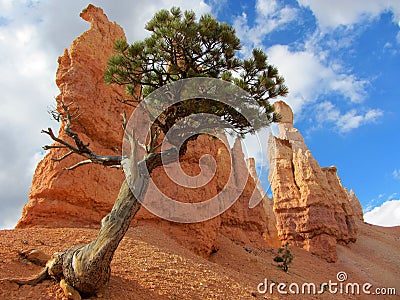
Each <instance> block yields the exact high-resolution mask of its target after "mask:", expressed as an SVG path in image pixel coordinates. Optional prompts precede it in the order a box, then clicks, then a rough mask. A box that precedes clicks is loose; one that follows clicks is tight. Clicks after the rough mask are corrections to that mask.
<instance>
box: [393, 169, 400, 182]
mask: <svg viewBox="0 0 400 300" xmlns="http://www.w3.org/2000/svg"><path fill="white" fill-rule="evenodd" d="M392 175H393V178H394V179H397V180H400V169H396V170H393V172H392Z"/></svg>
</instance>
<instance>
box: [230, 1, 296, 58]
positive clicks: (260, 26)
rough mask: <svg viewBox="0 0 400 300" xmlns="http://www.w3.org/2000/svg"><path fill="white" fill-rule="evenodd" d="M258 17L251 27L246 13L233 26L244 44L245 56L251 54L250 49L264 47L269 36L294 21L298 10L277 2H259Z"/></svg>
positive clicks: (256, 7) (257, 4)
mask: <svg viewBox="0 0 400 300" xmlns="http://www.w3.org/2000/svg"><path fill="white" fill-rule="evenodd" d="M255 9H256V17H255V20H254V24H253V25H249V20H248V17H247V14H246V13H242V14H241V15H240V16H239V17H237V18H236V19H235V20H234V22H233V26H234V27H235V29H236V32H237V35H238V37H239V38H240V40H241V41H242V43H243V51H242V53H243V54H244V55H245V56H249V55H250V54H251V51H250V49H252V48H254V47H262V41H263V39H264V38H265V37H266V36H267V34H269V33H271V32H272V31H274V30H276V29H279V28H281V27H282V26H285V25H286V24H288V23H290V22H292V21H294V20H295V19H296V16H297V9H296V8H294V7H291V6H288V5H286V6H283V5H282V4H281V2H279V1H277V0H257V2H256V6H255Z"/></svg>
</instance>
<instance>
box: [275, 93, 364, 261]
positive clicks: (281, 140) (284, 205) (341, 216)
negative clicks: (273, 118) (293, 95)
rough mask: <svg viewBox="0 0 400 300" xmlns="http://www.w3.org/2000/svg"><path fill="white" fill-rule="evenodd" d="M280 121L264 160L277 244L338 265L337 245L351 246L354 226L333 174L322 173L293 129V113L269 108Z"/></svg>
mask: <svg viewBox="0 0 400 300" xmlns="http://www.w3.org/2000/svg"><path fill="white" fill-rule="evenodd" d="M274 107H275V110H276V112H278V113H279V114H280V115H281V120H280V122H279V137H273V136H271V137H270V140H269V145H268V147H269V149H268V153H269V158H270V164H271V168H270V174H269V180H270V182H271V187H272V192H273V196H274V197H273V200H274V212H275V215H276V219H277V228H278V234H279V238H280V239H281V240H283V241H289V242H292V243H294V244H295V245H298V246H300V247H303V248H304V249H306V250H308V251H310V252H311V253H314V254H317V255H319V256H320V257H322V258H325V259H326V260H327V261H330V262H334V261H336V259H337V253H336V245H337V243H343V244H347V243H349V242H355V240H356V238H357V226H356V223H355V216H354V213H353V209H352V206H351V204H350V201H349V196H348V194H347V191H346V190H345V189H344V188H343V186H342V185H341V183H340V179H339V177H338V176H337V173H336V168H335V167H329V168H321V167H320V166H319V164H318V162H317V161H316V160H315V159H314V158H313V156H312V154H311V152H310V150H308V148H307V146H306V145H305V143H304V139H303V137H302V135H301V134H300V132H299V131H298V130H297V129H296V128H294V127H293V113H292V111H291V109H290V107H289V106H288V105H287V104H286V103H284V102H282V101H279V102H276V103H274Z"/></svg>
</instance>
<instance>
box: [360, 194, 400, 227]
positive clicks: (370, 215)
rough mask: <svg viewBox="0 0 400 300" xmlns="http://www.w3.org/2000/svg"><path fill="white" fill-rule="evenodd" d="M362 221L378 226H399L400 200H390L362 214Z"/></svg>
mask: <svg viewBox="0 0 400 300" xmlns="http://www.w3.org/2000/svg"><path fill="white" fill-rule="evenodd" d="M364 221H365V222H367V223H370V224H374V225H380V226H400V200H390V201H386V202H384V203H383V204H382V205H381V206H378V207H375V208H374V209H373V210H371V211H369V212H366V213H365V214H364Z"/></svg>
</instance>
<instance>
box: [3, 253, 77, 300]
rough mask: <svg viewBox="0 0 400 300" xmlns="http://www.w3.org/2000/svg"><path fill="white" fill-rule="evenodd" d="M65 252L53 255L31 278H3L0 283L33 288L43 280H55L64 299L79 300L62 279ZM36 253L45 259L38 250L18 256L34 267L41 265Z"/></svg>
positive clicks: (75, 291) (41, 262) (73, 290)
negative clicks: (58, 283) (34, 265)
mask: <svg viewBox="0 0 400 300" xmlns="http://www.w3.org/2000/svg"><path fill="white" fill-rule="evenodd" d="M79 247H82V246H78V247H77V246H74V247H71V248H73V249H74V250H75V249H77V248H79ZM71 248H70V249H71ZM70 249H68V250H70ZM68 250H67V251H68ZM67 251H64V252H57V253H54V255H53V258H51V259H50V260H48V261H47V263H46V264H45V265H46V266H45V267H44V268H43V269H42V270H41V271H40V273H39V274H37V275H36V276H34V277H32V278H4V279H0V282H10V283H16V284H18V285H19V286H22V285H31V286H35V285H37V284H39V283H41V282H43V281H44V280H47V279H56V280H57V281H59V282H60V287H61V289H62V291H63V292H64V295H65V297H66V299H72V300H81V299H82V298H81V295H80V294H79V292H78V291H77V290H76V289H74V288H73V287H72V286H71V285H70V284H68V283H67V282H66V281H65V279H64V278H63V258H64V255H65V253H66V252H67ZM31 253H34V255H33V256H32V255H29V254H31ZM37 253H40V257H45V256H44V255H45V254H44V253H43V252H41V251H39V250H32V251H29V252H21V251H19V252H18V254H19V255H20V256H21V257H23V258H24V259H27V260H28V261H30V262H32V263H34V264H36V265H42V264H43V261H42V260H40V259H39V260H38V259H37V255H36V254H37ZM42 254H43V255H42Z"/></svg>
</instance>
